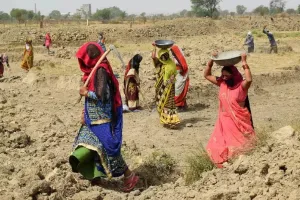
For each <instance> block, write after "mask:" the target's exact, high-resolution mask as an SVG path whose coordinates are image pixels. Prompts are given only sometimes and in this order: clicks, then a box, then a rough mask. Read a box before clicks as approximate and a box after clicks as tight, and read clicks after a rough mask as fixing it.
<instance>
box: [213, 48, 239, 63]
mask: <svg viewBox="0 0 300 200" xmlns="http://www.w3.org/2000/svg"><path fill="white" fill-rule="evenodd" d="M242 53H245V52H244V51H226V52H222V53H219V54H218V55H217V57H214V56H212V57H211V59H212V60H213V61H214V62H215V63H217V64H218V65H220V66H233V65H236V64H238V63H239V62H241V60H242V57H241V54H242Z"/></svg>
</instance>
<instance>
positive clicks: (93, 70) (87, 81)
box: [77, 49, 111, 103]
mask: <svg viewBox="0 0 300 200" xmlns="http://www.w3.org/2000/svg"><path fill="white" fill-rule="evenodd" d="M110 51H111V49H108V50H107V51H106V52H105V53H104V54H103V55H102V56H101V58H100V59H99V60H98V62H97V63H96V65H95V67H94V68H93V69H92V72H91V73H90V75H89V76H88V78H87V79H86V81H85V83H84V87H87V86H88V84H89V82H90V79H91V77H92V75H93V74H94V72H95V71H96V69H97V66H98V65H99V64H100V63H101V62H102V61H103V60H104V58H105V57H106V56H107V55H108V54H109V52H110ZM81 98H82V96H81V95H80V96H79V97H78V99H77V103H79V102H80V101H81Z"/></svg>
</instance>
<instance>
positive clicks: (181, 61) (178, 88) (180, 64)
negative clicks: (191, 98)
mask: <svg viewBox="0 0 300 200" xmlns="http://www.w3.org/2000/svg"><path fill="white" fill-rule="evenodd" d="M171 52H172V55H173V57H174V59H175V62H176V67H177V72H178V73H177V75H176V83H175V104H176V107H178V108H179V109H186V108H187V103H186V95H187V93H188V90H189V84H190V79H189V74H188V71H189V69H188V65H187V63H186V60H185V58H184V54H183V52H182V50H181V49H180V48H179V47H178V46H177V45H173V46H172V48H171Z"/></svg>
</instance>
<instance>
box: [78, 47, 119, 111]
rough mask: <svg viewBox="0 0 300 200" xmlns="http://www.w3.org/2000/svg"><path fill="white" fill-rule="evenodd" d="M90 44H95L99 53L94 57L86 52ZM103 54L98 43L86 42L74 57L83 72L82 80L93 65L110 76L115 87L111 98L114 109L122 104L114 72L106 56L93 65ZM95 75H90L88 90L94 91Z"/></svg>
mask: <svg viewBox="0 0 300 200" xmlns="http://www.w3.org/2000/svg"><path fill="white" fill-rule="evenodd" d="M90 45H94V46H96V47H97V49H98V50H99V51H100V54H97V53H96V54H95V57H93V58H90V56H89V54H88V46H90ZM103 54H104V51H103V50H102V48H101V47H100V45H99V44H98V43H96V42H87V43H85V44H84V45H82V46H81V47H80V48H79V50H78V51H77V53H76V57H77V58H78V62H79V66H80V70H81V71H82V72H83V73H84V74H83V77H82V81H83V82H85V81H86V80H87V78H88V76H89V75H90V73H91V72H92V70H93V68H94V67H97V68H104V69H105V70H106V72H107V74H108V76H109V77H110V78H111V80H112V82H113V84H114V86H115V89H116V91H115V94H114V98H113V99H114V109H115V111H116V108H117V107H119V106H121V105H122V101H121V95H120V91H119V82H118V80H117V79H116V77H115V76H114V73H113V71H112V68H111V66H110V64H109V62H108V60H107V58H105V59H104V60H103V61H102V62H101V63H100V64H99V65H98V66H95V65H96V64H97V62H98V60H99V59H100V57H101V56H102V55H103ZM96 71H97V70H96ZM96 71H95V72H96ZM95 77H96V73H94V74H92V77H91V79H90V81H89V84H88V90H89V91H93V92H94V91H95Z"/></svg>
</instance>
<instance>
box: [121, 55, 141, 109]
mask: <svg viewBox="0 0 300 200" xmlns="http://www.w3.org/2000/svg"><path fill="white" fill-rule="evenodd" d="M142 60H143V57H142V56H141V55H140V54H136V55H135V56H134V57H133V58H132V59H131V60H130V61H129V63H128V65H127V68H126V71H125V75H124V94H125V103H126V105H127V106H128V108H129V110H131V111H134V110H136V109H139V108H140V105H139V86H140V78H139V68H140V63H141V61H142Z"/></svg>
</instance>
